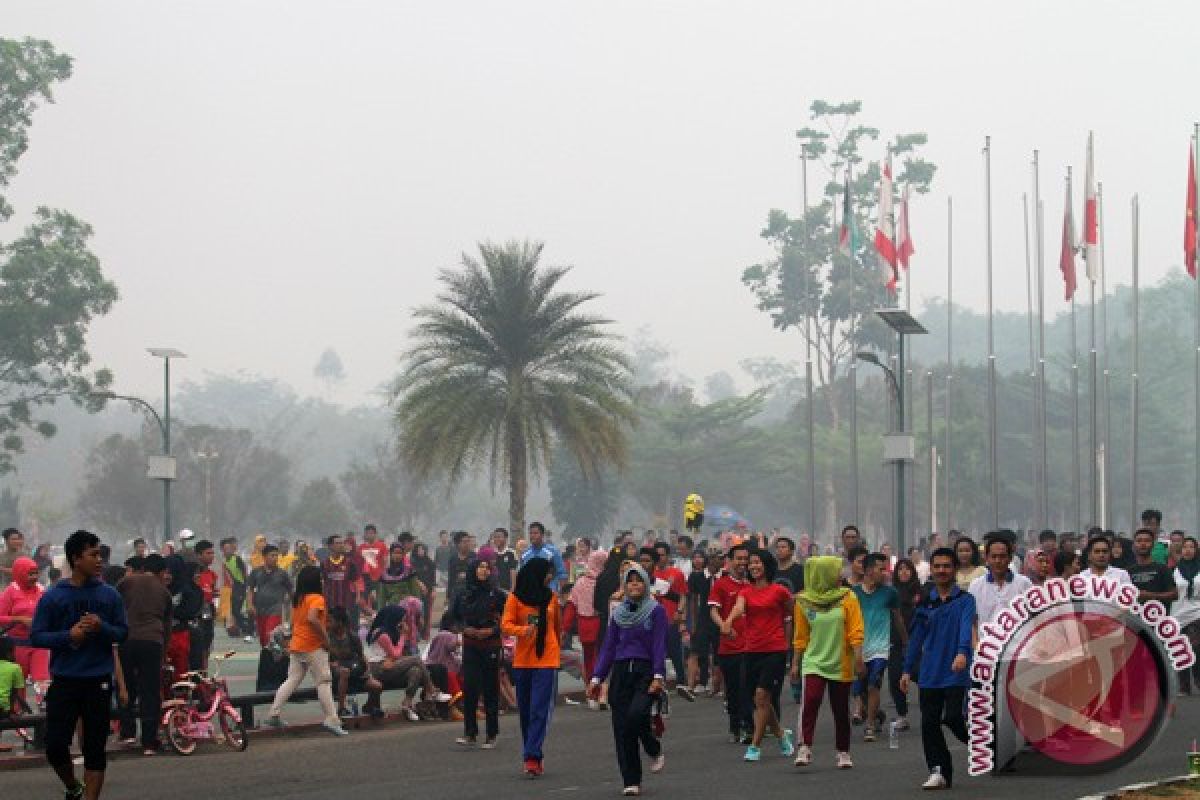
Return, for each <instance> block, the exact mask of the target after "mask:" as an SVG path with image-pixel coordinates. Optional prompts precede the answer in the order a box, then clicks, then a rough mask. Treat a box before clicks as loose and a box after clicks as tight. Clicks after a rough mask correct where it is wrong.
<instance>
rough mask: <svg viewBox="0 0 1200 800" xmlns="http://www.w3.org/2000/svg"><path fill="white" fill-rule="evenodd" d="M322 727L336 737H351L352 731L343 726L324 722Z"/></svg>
mask: <svg viewBox="0 0 1200 800" xmlns="http://www.w3.org/2000/svg"><path fill="white" fill-rule="evenodd" d="M321 727H322V728H324V729H325V730H327V731H329V732H330V733H332V734H333V735H334V736H349V735H350V731H348V730H346V729H345V728H343V727H342V726H341V725H334V724H333V723H330V722H322V723H321Z"/></svg>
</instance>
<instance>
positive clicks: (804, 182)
mask: <svg viewBox="0 0 1200 800" xmlns="http://www.w3.org/2000/svg"><path fill="white" fill-rule="evenodd" d="M800 187H801V188H800V195H801V201H802V202H803V205H804V210H803V212H802V214H803V220H804V226H803V231H804V233H803V236H804V250H803V251H802V252H803V254H804V257H803V258H802V263H801V268H802V269H803V270H804V284H803V286H804V306H805V309H804V385H805V392H806V395H807V397H806V400H807V402H806V403H805V405H807V406H808V409H807V420H806V427H807V428H808V434H807V439H808V535H809V536H811V537H812V538H813V541H816V538H817V460H816V447H815V446H814V444H813V402H814V398H813V346H812V314H811V313H810V312H809V310H808V303H809V298H810V295H809V285H808V258H807V255H808V150H807V149H806V147H805V145H801V146H800ZM834 206H835V207H836V206H837V204H836V203H834ZM834 230H835V231H836V230H837V229H836V228H835V229H834ZM835 235H836V234H835ZM835 252H836V248H835ZM832 258H833V256H832V255H831V256H830V259H832Z"/></svg>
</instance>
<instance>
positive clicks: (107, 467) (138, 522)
mask: <svg viewBox="0 0 1200 800" xmlns="http://www.w3.org/2000/svg"><path fill="white" fill-rule="evenodd" d="M157 435H158V431H157V429H154V430H151V429H150V428H149V427H147V428H145V429H144V431H143V433H142V435H141V436H140V437H139V438H132V437H128V436H122V435H121V434H119V433H114V434H112V435H111V436H107V437H105V438H104V439H103V440H101V441H100V442H99V443H98V444H97V445H96V446H95V447H93V448H92V451H91V453H90V454H89V455H88V461H87V473H86V475H85V477H84V482H83V486H82V487H80V490H79V495H78V497H77V499H76V502H75V505H76V508H77V509H78V512H79V514H80V516H82V517H83V519H85V520H87V522H88V524H89V525H94V526H96V527H98V528H99V529H100V530H101V531H103V532H105V533H107V534H109V535H111V536H113V537H114V538H116V539H122V540H123V539H133V538H136V537H139V536H141V537H144V538H145V539H147V540H148V541H157V540H158V538H159V533H160V532H161V530H162V513H163V506H162V488H161V484H159V483H157V482H156V481H152V480H150V479H148V478H147V477H146V453H147V452H154V451H155V449H156V447H157V445H158V442H157Z"/></svg>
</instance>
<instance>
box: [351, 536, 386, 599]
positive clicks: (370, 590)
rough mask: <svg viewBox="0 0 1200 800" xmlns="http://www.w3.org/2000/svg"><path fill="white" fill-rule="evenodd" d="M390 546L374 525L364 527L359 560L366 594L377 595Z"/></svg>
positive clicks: (369, 595)
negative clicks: (380, 536)
mask: <svg viewBox="0 0 1200 800" xmlns="http://www.w3.org/2000/svg"><path fill="white" fill-rule="evenodd" d="M388 558H389V554H388V546H387V545H386V544H384V543H383V541H382V540H381V539H380V538H379V531H378V530H377V529H376V528H375V526H374V525H368V526H367V527H365V528H363V542H362V544H360V545H359V546H358V560H359V563H360V564H361V566H362V573H363V584H364V589H365V591H366V596H367V597H371V596H373V595H377V594H378V592H377V590H378V589H379V579H380V577H382V576H383V571H384V569H386V568H387V564H388Z"/></svg>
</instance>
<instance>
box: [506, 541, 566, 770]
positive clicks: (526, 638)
mask: <svg viewBox="0 0 1200 800" xmlns="http://www.w3.org/2000/svg"><path fill="white" fill-rule="evenodd" d="M553 580H554V570H553V569H552V566H551V564H550V562H549V561H547V560H546V559H544V558H531V559H529V560H528V561H526V562H525V564H524V565H523V566H522V567H521V569H520V571H518V572H517V581H516V584H515V586H514V587H513V593H512V594H510V595H509V596H508V600H507V601H506V602H505V604H504V616H503V617H502V618H501V621H500V630H501V632H502V633H503V634H504V635H505V636H512V637H515V638H516V640H517V643H516V647H515V649H514V651H513V673H514V677H515V683H516V688H517V709H518V711H519V712H520V716H521V740H522V742H523V746H522V758H523V759H524V761H525V774H526V775H528V776H529V777H531V778H536V777H538V776H539V775H541V774H542V772H543V771H544V770H543V768H542V743H543V742H544V741H545V740H546V730H547V728H548V727H549V725H550V718H551V716H552V715H553V712H554V694H555V687H556V684H557V678H558V668H559V666H560V664H561V660H560V658H559V642H560V641H561V640H560V638H559V637H560V633H561V624H560V620H559V610H558V598H557V597H556V596H555V594H554V590H553V589H551V588H550V582H551V581H553Z"/></svg>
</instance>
